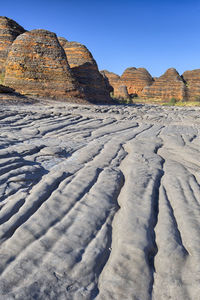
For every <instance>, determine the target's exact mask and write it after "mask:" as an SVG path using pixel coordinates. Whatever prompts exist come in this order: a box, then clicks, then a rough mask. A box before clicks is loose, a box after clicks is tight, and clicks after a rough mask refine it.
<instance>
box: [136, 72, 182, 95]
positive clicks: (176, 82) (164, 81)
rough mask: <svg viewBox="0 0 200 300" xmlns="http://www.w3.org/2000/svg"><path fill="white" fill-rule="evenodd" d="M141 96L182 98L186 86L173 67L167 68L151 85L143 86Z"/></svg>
mask: <svg viewBox="0 0 200 300" xmlns="http://www.w3.org/2000/svg"><path fill="white" fill-rule="evenodd" d="M141 97H143V98H148V99H149V98H151V99H159V100H170V99H171V98H175V99H177V100H184V99H185V98H186V86H185V84H184V81H183V79H182V77H181V76H180V75H179V73H178V72H177V71H176V69H174V68H170V69H168V70H167V71H166V72H165V73H164V74H163V75H162V76H160V77H159V78H158V79H156V81H155V82H154V83H153V84H152V85H151V86H146V87H144V89H143V91H142V93H141Z"/></svg>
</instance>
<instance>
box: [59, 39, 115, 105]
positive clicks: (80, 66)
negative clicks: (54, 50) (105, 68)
mask: <svg viewBox="0 0 200 300" xmlns="http://www.w3.org/2000/svg"><path fill="white" fill-rule="evenodd" d="M59 42H60V44H61V45H62V47H63V49H64V50H65V53H66V56H67V60H68V63H69V66H70V68H71V70H72V73H73V75H74V76H75V78H76V79H77V81H78V82H79V84H80V86H81V87H82V88H83V89H84V93H85V95H86V98H87V99H88V100H89V101H91V102H94V103H95V102H108V103H109V102H111V101H112V99H111V98H110V94H109V90H108V86H107V83H106V81H105V80H104V77H103V76H102V74H101V73H100V72H99V70H98V66H97V64H96V61H95V60H94V58H93V56H92V54H91V53H90V51H89V50H88V49H87V48H86V47H85V46H84V45H82V44H80V43H77V42H68V41H67V40H64V38H59Z"/></svg>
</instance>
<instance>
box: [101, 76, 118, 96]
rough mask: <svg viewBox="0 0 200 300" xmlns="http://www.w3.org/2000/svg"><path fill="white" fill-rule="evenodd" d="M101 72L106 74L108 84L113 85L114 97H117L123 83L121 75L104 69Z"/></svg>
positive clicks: (111, 90)
mask: <svg viewBox="0 0 200 300" xmlns="http://www.w3.org/2000/svg"><path fill="white" fill-rule="evenodd" d="M101 74H102V75H103V76H104V78H105V80H106V81H107V82H108V85H109V86H110V87H111V88H110V92H112V93H113V96H114V97H117V95H118V92H119V86H121V85H122V83H121V80H120V76H119V75H117V74H115V73H113V72H109V71H107V70H102V71H101Z"/></svg>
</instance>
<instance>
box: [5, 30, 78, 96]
mask: <svg viewBox="0 0 200 300" xmlns="http://www.w3.org/2000/svg"><path fill="white" fill-rule="evenodd" d="M5 84H6V85H8V86H10V87H12V88H14V89H15V90H16V91H17V92H20V93H22V94H30V95H40V96H45V97H53V98H63V99H65V98H71V97H83V93H82V92H81V88H79V85H78V83H77V81H76V80H75V79H74V77H73V75H72V74H71V71H70V68H69V65H68V62H67V58H66V55H65V52H64V50H63V48H62V47H61V45H60V43H59V42H58V39H57V36H56V34H55V33H53V32H50V31H47V30H43V29H38V30H32V31H29V32H25V33H23V34H21V35H19V36H18V37H17V38H16V40H15V41H14V42H13V44H12V46H11V48H10V51H9V54H8V58H7V62H6V72H5Z"/></svg>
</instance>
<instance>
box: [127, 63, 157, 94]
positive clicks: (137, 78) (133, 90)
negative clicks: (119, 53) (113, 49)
mask: <svg viewBox="0 0 200 300" xmlns="http://www.w3.org/2000/svg"><path fill="white" fill-rule="evenodd" d="M153 81H154V80H153V78H152V76H151V75H150V74H149V72H148V71H147V70H146V69H145V68H138V69H136V68H127V69H126V70H125V71H124V73H123V74H122V76H121V82H122V83H123V84H124V85H126V86H127V89H128V93H129V95H135V94H136V95H138V96H140V95H141V92H142V90H143V88H144V87H145V86H150V85H151V84H152V83H153Z"/></svg>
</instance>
